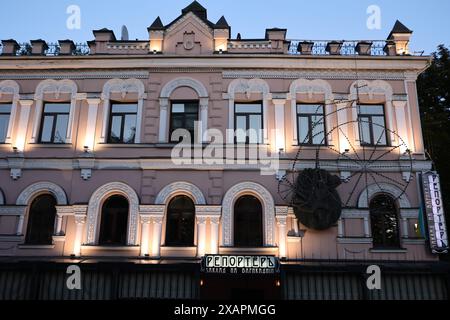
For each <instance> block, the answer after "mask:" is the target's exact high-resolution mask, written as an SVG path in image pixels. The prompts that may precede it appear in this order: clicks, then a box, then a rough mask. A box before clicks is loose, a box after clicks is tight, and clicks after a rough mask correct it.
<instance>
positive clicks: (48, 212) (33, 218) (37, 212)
mask: <svg viewBox="0 0 450 320" xmlns="http://www.w3.org/2000/svg"><path fill="white" fill-rule="evenodd" d="M55 217H56V199H55V198H54V197H53V196H52V195H49V194H45V195H41V196H38V197H37V198H35V199H34V200H33V202H32V203H31V206H30V212H29V218H28V226H27V236H26V239H25V242H26V243H27V244H31V245H51V244H52V242H53V239H52V236H53V232H54V228H55Z"/></svg>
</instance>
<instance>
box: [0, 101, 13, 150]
mask: <svg viewBox="0 0 450 320" xmlns="http://www.w3.org/2000/svg"><path fill="white" fill-rule="evenodd" d="M3 105H4V106H10V107H11V108H10V110H9V113H6V112H1V111H0V115H9V117H8V121H7V123H6V132H5V139H4V140H0V145H2V144H7V142H6V141H7V140H8V131H9V127H10V125H11V119H12V112H13V107H14V105H13V103H12V102H11V103H9V102H2V103H0V106H3Z"/></svg>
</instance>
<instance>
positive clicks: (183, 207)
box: [165, 196, 195, 247]
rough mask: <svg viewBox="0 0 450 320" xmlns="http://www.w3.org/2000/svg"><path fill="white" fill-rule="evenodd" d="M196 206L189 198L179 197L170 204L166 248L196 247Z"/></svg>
mask: <svg viewBox="0 0 450 320" xmlns="http://www.w3.org/2000/svg"><path fill="white" fill-rule="evenodd" d="M194 231H195V205H194V202H193V201H192V200H191V198H189V197H187V196H177V197H175V198H173V199H172V200H171V201H170V202H169V206H168V207H167V221H166V243H165V245H166V246H169V247H192V246H193V245H194Z"/></svg>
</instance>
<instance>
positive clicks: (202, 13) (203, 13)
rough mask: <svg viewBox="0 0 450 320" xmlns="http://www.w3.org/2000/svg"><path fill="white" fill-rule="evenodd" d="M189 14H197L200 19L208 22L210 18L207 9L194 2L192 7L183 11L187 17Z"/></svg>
mask: <svg viewBox="0 0 450 320" xmlns="http://www.w3.org/2000/svg"><path fill="white" fill-rule="evenodd" d="M188 12H193V13H195V14H196V15H197V16H198V17H199V18H201V19H202V20H203V19H204V20H206V19H207V18H208V12H207V10H206V8H205V7H203V6H202V5H201V4H200V3H198V2H197V1H194V2H192V3H191V4H190V5H188V6H187V7H186V8H184V9H183V10H181V13H182V14H183V15H185V14H186V13H188Z"/></svg>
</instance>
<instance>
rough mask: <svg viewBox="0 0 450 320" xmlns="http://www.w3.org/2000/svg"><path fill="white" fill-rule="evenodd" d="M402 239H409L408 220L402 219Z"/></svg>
mask: <svg viewBox="0 0 450 320" xmlns="http://www.w3.org/2000/svg"><path fill="white" fill-rule="evenodd" d="M401 219H402V228H403V238H405V239H408V238H409V230H408V229H409V228H408V218H406V217H402V218H401Z"/></svg>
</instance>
